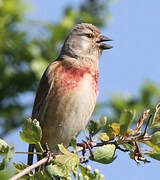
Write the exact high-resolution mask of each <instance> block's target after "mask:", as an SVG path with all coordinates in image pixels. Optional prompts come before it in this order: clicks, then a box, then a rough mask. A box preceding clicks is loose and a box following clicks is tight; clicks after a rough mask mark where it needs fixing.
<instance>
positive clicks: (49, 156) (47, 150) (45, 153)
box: [43, 143, 56, 163]
mask: <svg viewBox="0 0 160 180" xmlns="http://www.w3.org/2000/svg"><path fill="white" fill-rule="evenodd" d="M44 150H45V151H44V153H43V157H48V160H47V163H50V162H51V160H52V159H54V158H55V157H56V156H55V155H54V154H53V153H52V152H51V151H50V149H49V146H48V144H47V143H46V144H45V147H44Z"/></svg>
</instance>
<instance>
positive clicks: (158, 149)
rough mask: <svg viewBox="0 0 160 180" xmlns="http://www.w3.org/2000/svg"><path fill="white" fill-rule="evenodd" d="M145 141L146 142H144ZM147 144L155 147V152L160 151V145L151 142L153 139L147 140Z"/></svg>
mask: <svg viewBox="0 0 160 180" xmlns="http://www.w3.org/2000/svg"><path fill="white" fill-rule="evenodd" d="M143 143H144V142H143ZM145 144H147V145H148V146H150V147H151V148H153V150H154V151H155V152H158V153H160V147H159V146H157V145H155V144H153V143H151V141H147V142H145Z"/></svg>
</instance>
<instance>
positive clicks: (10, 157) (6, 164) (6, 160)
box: [0, 147, 15, 170]
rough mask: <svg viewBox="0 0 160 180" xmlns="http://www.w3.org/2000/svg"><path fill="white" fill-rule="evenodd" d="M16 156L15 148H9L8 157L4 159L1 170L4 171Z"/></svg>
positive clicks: (0, 164)
mask: <svg viewBox="0 0 160 180" xmlns="http://www.w3.org/2000/svg"><path fill="white" fill-rule="evenodd" d="M14 154H15V151H14V147H9V149H8V152H7V154H6V156H5V157H4V158H3V160H2V162H0V170H3V169H5V168H6V167H7V166H8V164H9V162H10V161H11V159H12V158H13V156H14Z"/></svg>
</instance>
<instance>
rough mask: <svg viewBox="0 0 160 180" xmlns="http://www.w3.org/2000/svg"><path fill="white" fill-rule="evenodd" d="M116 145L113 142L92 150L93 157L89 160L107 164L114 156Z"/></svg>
mask: <svg viewBox="0 0 160 180" xmlns="http://www.w3.org/2000/svg"><path fill="white" fill-rule="evenodd" d="M115 150H116V147H115V145H114V144H108V145H104V146H102V147H100V148H98V149H97V150H95V151H94V152H93V155H94V159H92V158H91V157H90V159H91V160H93V161H96V162H100V163H102V164H109V163H111V162H113V161H114V160H115V158H116V157H114V154H115Z"/></svg>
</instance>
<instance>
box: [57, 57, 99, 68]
mask: <svg viewBox="0 0 160 180" xmlns="http://www.w3.org/2000/svg"><path fill="white" fill-rule="evenodd" d="M58 59H59V60H61V61H62V62H63V64H64V65H66V66H68V67H75V68H78V69H79V68H80V69H90V70H91V71H99V59H98V58H97V57H94V58H93V57H77V58H73V57H71V56H68V55H60V56H59V57H58Z"/></svg>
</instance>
